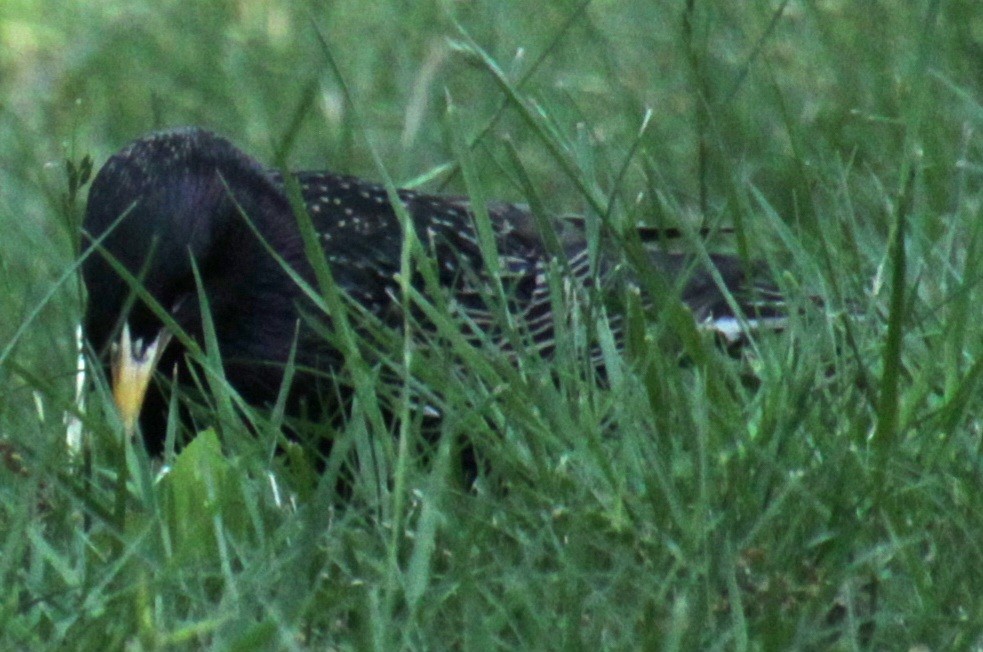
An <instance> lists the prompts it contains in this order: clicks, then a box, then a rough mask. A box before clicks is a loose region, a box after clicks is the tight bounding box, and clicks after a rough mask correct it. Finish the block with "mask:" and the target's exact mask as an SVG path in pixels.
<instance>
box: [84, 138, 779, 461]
mask: <svg viewBox="0 0 983 652" xmlns="http://www.w3.org/2000/svg"><path fill="white" fill-rule="evenodd" d="M290 188H295V189H297V191H299V195H300V198H301V199H302V202H301V203H302V205H303V209H304V210H305V211H306V214H307V216H309V220H310V221H309V224H310V225H311V226H313V229H314V232H315V235H316V240H317V244H318V245H319V247H320V250H321V251H320V253H322V254H323V257H324V260H325V261H326V262H327V265H328V268H329V269H330V278H331V280H332V282H333V284H334V286H335V289H337V290H338V291H339V292H340V294H341V295H343V296H344V297H346V298H347V299H346V300H347V301H349V302H350V304H351V305H353V306H356V307H358V308H359V309H360V310H361V311H362V312H363V313H364V314H365V315H368V316H370V317H371V318H373V319H376V320H377V321H378V322H380V323H382V324H386V325H390V326H393V327H395V328H399V327H400V325H401V324H402V323H403V321H404V319H405V318H406V315H405V314H404V312H405V310H404V308H405V306H406V305H407V304H406V302H404V301H402V299H401V297H402V294H403V293H404V292H405V288H404V287H403V285H402V281H405V279H402V278H401V276H400V274H401V270H402V269H403V258H402V255H403V252H404V246H405V243H406V241H407V238H406V235H407V234H405V233H404V226H403V225H404V224H407V223H408V224H410V225H411V226H412V231H413V232H414V234H415V236H416V237H417V238H418V241H419V243H420V245H421V246H422V248H423V250H424V251H425V253H426V257H427V258H428V259H429V261H430V264H431V266H432V272H433V273H432V277H433V278H435V279H436V282H437V285H439V287H440V289H441V290H442V291H443V292H444V293H445V294H446V298H447V301H445V302H443V303H442V304H440V305H442V306H443V307H444V309H446V310H448V311H451V313H452V314H450V315H449V317H450V318H452V319H455V320H457V321H458V322H459V323H460V329H461V333H463V334H465V335H466V336H468V337H469V338H472V339H476V340H479V341H485V342H487V341H491V342H493V343H496V344H497V345H499V346H501V347H502V348H503V349H505V350H509V349H510V348H511V349H514V348H515V347H516V346H517V345H518V346H521V345H523V343H525V345H526V346H528V347H530V348H532V349H534V351H535V352H536V353H537V354H540V355H543V356H546V357H548V356H549V355H550V354H551V352H552V347H553V335H554V328H553V327H554V325H555V320H557V319H560V318H562V317H561V316H558V315H556V314H553V313H554V306H555V305H556V302H555V301H554V300H553V296H552V295H553V291H554V290H553V289H551V283H550V278H551V271H550V270H553V269H557V268H558V267H557V266H558V265H559V268H560V269H562V274H563V278H564V283H563V285H564V287H567V288H574V290H577V289H579V290H584V291H590V290H598V289H601V290H605V289H610V288H617V287H622V286H625V285H631V284H632V283H633V282H635V281H633V279H632V275H631V274H630V273H626V271H625V265H624V264H623V261H619V259H618V256H617V255H613V254H611V253H610V252H607V251H604V252H602V253H601V254H593V255H592V254H591V251H590V249H591V248H590V246H589V245H588V242H589V239H588V238H587V237H586V235H585V229H584V223H583V220H581V221H577V220H576V219H567V218H563V219H556V220H554V221H553V222H552V224H553V226H552V227H551V230H552V231H553V232H552V233H551V234H544V233H543V229H542V228H541V221H537V218H536V217H535V216H534V214H533V213H532V211H530V210H529V208H528V207H527V206H524V205H522V204H515V203H508V202H488V203H487V205H486V207H487V208H486V213H485V215H487V221H486V222H485V223H486V224H487V225H488V226H490V237H486V238H485V240H484V241H483V240H482V237H483V236H482V227H481V220H479V218H478V211H477V210H476V209H475V207H474V206H473V205H472V204H471V202H470V201H469V200H468V199H467V198H465V197H460V196H455V195H438V194H428V193H424V192H418V191H415V190H398V191H397V192H396V193H395V197H392V196H390V194H389V193H388V192H387V191H386V188H385V187H384V186H383V185H380V184H377V183H372V182H369V181H365V180H362V179H359V178H356V177H353V176H348V175H344V174H336V173H333V172H326V171H299V172H281V171H279V170H278V169H275V168H273V167H270V166H266V165H263V164H261V163H260V162H259V161H257V160H256V159H255V158H253V157H252V156H250V155H249V154H247V153H246V152H244V151H243V150H241V149H239V148H238V147H237V146H235V145H234V144H233V143H232V142H230V141H229V140H228V139H226V138H224V137H222V136H219V135H217V134H215V133H213V132H212V131H209V130H207V129H204V128H201V127H182V128H176V129H170V130H166V131H158V132H153V133H150V134H148V135H145V136H143V137H140V138H138V139H136V140H134V141H133V142H131V143H130V144H128V145H126V146H125V147H123V148H122V149H121V150H119V151H118V152H117V153H115V154H113V155H112V156H111V157H110V158H109V159H108V160H107V161H106V162H105V164H104V165H103V166H102V168H101V169H100V171H99V172H98V173H97V174H96V175H95V177H94V178H93V181H92V184H91V186H90V189H89V194H88V200H87V204H86V210H85V215H84V218H83V222H82V237H81V240H80V241H81V243H82V250H83V252H84V256H85V257H84V260H83V262H82V265H81V272H82V279H83V282H84V285H85V288H86V291H87V305H86V309H85V313H84V318H83V331H84V337H85V341H86V342H87V344H88V346H89V347H90V350H91V351H92V352H94V355H95V356H96V357H97V358H98V359H99V360H100V361H102V362H103V363H104V364H105V363H106V361H107V360H108V364H107V365H106V366H108V367H109V369H110V374H111V379H112V389H113V398H114V401H115V403H116V407H117V409H118V411H119V414H120V418H121V420H122V422H123V424H124V426H125V428H126V430H127V432H128V433H130V434H132V433H135V432H137V430H138V429H139V431H141V432H142V435H143V441H144V444H145V446H146V448H147V450H148V452H150V453H152V454H158V453H160V452H161V451H162V450H163V445H164V432H165V426H166V412H167V409H166V408H167V401H166V399H165V397H164V394H163V390H162V389H161V388H159V387H158V386H156V385H155V384H153V383H151V377H152V376H153V374H154V372H155V370H158V369H159V370H160V373H161V374H162V375H164V376H168V375H171V376H173V377H175V378H176V379H177V382H178V384H182V383H184V384H191V382H192V381H191V377H192V376H193V374H190V373H189V368H188V366H189V365H190V364H191V363H190V362H189V360H188V358H189V356H188V351H187V345H188V342H195V343H197V344H198V345H201V346H204V343H205V341H206V332H207V331H206V328H207V324H208V323H210V324H211V325H212V328H213V329H214V337H215V342H217V344H218V348H219V351H220V357H221V360H222V363H223V368H224V370H225V375H226V378H227V379H228V380H229V383H230V384H231V385H232V387H233V388H234V389H235V390H236V391H237V392H238V393H239V394H240V395H241V396H242V398H243V399H244V400H245V401H246V402H247V403H250V404H254V405H269V404H272V403H274V402H275V401H276V399H277V396H278V394H279V392H280V391H281V385H282V384H283V382H284V370H285V368H286V366H287V362H288V360H291V356H295V357H294V358H293V361H294V362H295V364H296V368H297V369H307V370H312V371H313V372H314V373H316V374H317V375H319V377H322V378H325V377H327V378H331V377H340V376H341V375H342V374H341V373H340V372H341V370H342V368H343V366H344V364H345V357H344V355H343V354H342V352H341V351H339V350H338V348H337V346H336V345H334V344H332V343H331V342H330V338H325V337H324V335H323V327H324V326H327V327H328V328H330V327H331V323H332V317H331V316H330V315H325V314H324V311H323V310H320V311H319V310H318V309H317V308H316V307H315V305H314V303H313V300H312V298H311V296H310V293H309V291H307V290H305V284H306V285H308V287H316V286H317V277H318V275H317V272H316V266H315V265H314V264H313V263H312V261H311V257H310V254H309V251H308V250H307V249H306V248H305V238H304V236H303V234H302V231H301V226H300V225H301V223H302V222H301V221H300V220H299V219H298V217H297V210H298V206H297V205H296V202H295V203H294V204H292V203H291V190H290ZM394 201H396V202H398V203H399V204H401V206H400V209H399V210H397V209H396V208H394V205H393V203H394ZM401 215H402V216H404V217H408V222H404V221H403V219H401ZM639 228H642V227H639ZM487 231H488V230H487V229H486V231H485V233H486V235H487ZM307 242H308V243H309V242H310V238H308V239H307ZM489 243H491V244H492V245H493V246H491V247H489ZM491 258H494V260H491ZM645 262H646V264H650V265H651V266H652V268H653V269H655V270H657V272H658V273H659V274H660V275H661V276H664V277H665V278H666V279H667V281H668V284H667V285H666V287H678V291H679V297H680V299H681V301H682V302H683V304H684V305H686V306H687V307H688V308H689V309H690V311H691V312H692V315H693V319H694V320H695V321H696V323H697V324H699V325H703V326H706V327H708V328H717V329H720V330H727V329H729V331H728V332H729V333H730V334H729V335H728V337H733V336H734V332H735V328H737V329H738V330H740V329H742V328H748V327H752V326H755V325H758V324H766V325H767V326H769V327H777V328H781V325H782V324H783V323H784V319H785V313H784V310H785V308H784V302H783V300H782V298H781V295H780V293H779V292H778V290H777V289H776V287H775V286H774V284H773V283H771V282H770V281H768V280H767V279H762V278H760V276H761V275H760V274H759V273H758V271H757V270H752V269H749V267H748V265H745V264H744V263H743V261H742V260H741V259H740V258H738V257H736V256H730V255H726V254H714V255H711V256H709V257H705V258H704V259H703V263H704V264H703V265H700V264H698V263H696V264H695V263H694V258H693V256H690V255H686V254H684V253H678V252H668V251H653V252H651V253H648V254H647V256H646V258H645ZM423 276H424V275H421V274H414V275H413V278H412V280H411V282H410V284H411V285H412V286H413V287H415V288H417V289H420V290H421V291H423V290H424V289H425V285H426V282H425V279H424V278H423ZM431 284H432V281H431ZM673 284H675V285H673ZM636 285H637V283H636ZM136 288H139V291H138V290H137V289H136ZM490 288H491V289H490ZM496 288H497V289H498V290H499V292H500V293H501V294H500V296H503V297H504V298H505V304H507V311H508V313H509V315H510V318H514V320H515V321H516V322H518V323H520V324H521V326H522V329H523V332H524V333H526V335H527V336H526V337H525V338H523V339H522V340H521V341H520V342H519V343H518V344H517V343H516V340H515V338H509V337H507V336H506V335H505V334H504V333H503V332H502V328H501V323H500V321H501V320H500V319H498V318H497V317H496V313H495V309H494V307H493V306H492V305H490V304H491V303H492V300H491V299H489V296H490V295H492V294H494V290H495V289H496ZM200 295H204V297H205V299H207V313H206V312H204V310H203V306H205V305H206V302H203V301H201V300H200ZM154 304H157V306H158V308H157V309H155V308H154ZM735 308H736V309H737V310H735ZM160 310H163V311H165V312H166V315H167V316H168V317H169V319H167V320H164V319H162V318H161V313H160ZM310 314H315V315H316V316H315V317H314V322H311V319H310V318H309V315H310ZM206 318H207V319H206ZM422 321H426V320H425V319H424V320H422ZM613 323H614V329H615V331H616V335H619V336H620V328H621V324H620V322H618V321H614V322H613ZM317 324H320V326H321V327H322V328H318V327H317ZM735 325H737V326H735ZM178 330H179V331H181V332H183V334H184V337H183V338H180V337H173V336H174V335H175V331H178ZM291 391H292V394H291V395H292V397H293V398H297V397H301V398H303V397H304V395H305V394H309V393H312V392H320V393H322V394H323V393H325V392H328V391H335V392H338V393H340V390H339V389H338V388H334V389H333V390H327V389H325V388H324V385H323V383H312V382H308V380H305V379H298V378H294V383H293V386H292V390H291ZM296 404H297V402H296V401H291V405H296Z"/></svg>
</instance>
